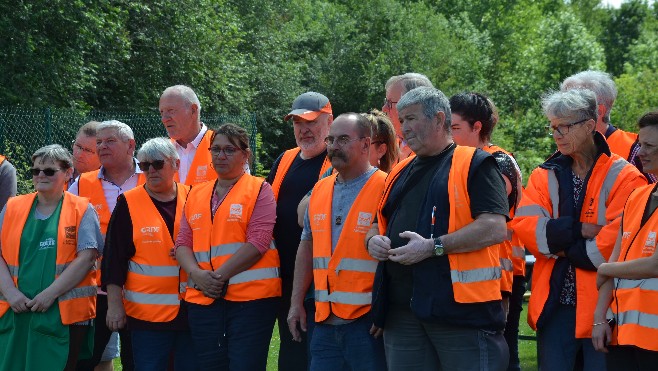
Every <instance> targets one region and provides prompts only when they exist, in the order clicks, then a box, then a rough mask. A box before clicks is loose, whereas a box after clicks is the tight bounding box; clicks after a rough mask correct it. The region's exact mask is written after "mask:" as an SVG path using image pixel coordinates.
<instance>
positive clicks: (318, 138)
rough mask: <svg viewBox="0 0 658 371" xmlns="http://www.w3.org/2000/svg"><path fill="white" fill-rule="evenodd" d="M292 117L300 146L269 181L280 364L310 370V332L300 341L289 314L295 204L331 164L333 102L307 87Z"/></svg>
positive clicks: (289, 153)
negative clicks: (278, 267)
mask: <svg viewBox="0 0 658 371" xmlns="http://www.w3.org/2000/svg"><path fill="white" fill-rule="evenodd" d="M290 118H292V121H293V132H294V135H295V142H296V143H297V147H296V148H293V149H290V150H287V151H285V152H284V153H283V154H282V155H281V156H279V158H277V159H276V161H275V162H274V165H273V166H272V171H270V174H269V175H268V177H267V182H268V183H270V184H271V185H272V190H273V191H274V197H275V198H276V200H277V203H276V224H275V225H274V242H275V243H276V247H277V249H278V251H279V257H280V259H281V282H282V297H281V307H280V308H279V313H278V314H277V319H278V324H279V335H280V338H281V343H280V348H279V370H306V369H307V366H308V357H307V347H306V336H305V334H302V341H301V342H296V341H293V340H292V334H291V333H290V331H289V329H288V325H287V320H286V318H287V315H288V309H289V308H290V295H291V293H292V280H293V273H294V266H295V256H296V254H297V247H298V246H299V241H300V240H299V236H300V235H301V232H302V229H301V227H300V226H299V224H297V206H298V205H299V202H300V201H301V199H302V198H303V197H304V195H306V194H307V193H308V191H310V190H311V189H312V188H313V186H314V185H315V183H316V182H317V181H318V179H319V177H320V175H321V174H322V173H324V172H325V171H326V170H327V168H328V167H329V165H330V163H329V161H328V160H327V146H326V145H325V143H324V138H326V137H327V135H328V134H329V126H330V125H331V123H332V121H333V115H332V111H331V103H330V102H329V99H328V98H327V97H325V96H324V95H322V94H320V93H315V92H308V93H304V94H302V95H300V96H298V97H297V98H296V99H295V101H294V102H293V104H292V111H290V113H289V114H288V115H286V117H285V118H284V119H285V120H286V121H287V120H289V119H290ZM311 304H312V303H311ZM309 309H312V308H309Z"/></svg>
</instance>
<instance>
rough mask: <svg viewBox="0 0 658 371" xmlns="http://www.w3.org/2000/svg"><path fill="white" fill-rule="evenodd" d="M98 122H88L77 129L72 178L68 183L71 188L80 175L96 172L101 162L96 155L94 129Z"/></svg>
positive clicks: (73, 145) (74, 142)
mask: <svg viewBox="0 0 658 371" xmlns="http://www.w3.org/2000/svg"><path fill="white" fill-rule="evenodd" d="M98 124H100V122H98V121H89V122H88V123H86V124H84V125H82V126H81V127H80V129H78V133H77V134H76V136H75V140H73V143H72V144H71V146H72V153H73V176H72V177H71V180H70V181H69V182H70V184H69V186H71V185H72V184H73V182H75V180H76V179H78V176H80V174H82V173H87V172H90V171H94V170H98V169H99V168H100V167H101V162H100V160H99V159H98V155H97V154H96V128H97V127H98Z"/></svg>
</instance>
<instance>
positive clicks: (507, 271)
mask: <svg viewBox="0 0 658 371" xmlns="http://www.w3.org/2000/svg"><path fill="white" fill-rule="evenodd" d="M482 150H483V151H485V152H488V153H490V154H492V155H493V154H494V153H496V152H503V153H504V154H506V155H508V156H510V157H512V154H511V153H509V152H507V151H505V150H504V149H502V148H500V147H498V146H494V145H488V146H484V147H482ZM519 191H521V190H519ZM515 210H516V206H513V207H512V208H511V209H510V211H509V217H510V220H511V219H512V218H514V211H515ZM507 226H508V235H509V236H511V237H512V238H510V239H509V240H505V241H503V242H502V243H501V244H500V249H499V251H500V266H501V268H502V277H501V280H500V290H501V291H505V292H512V282H513V281H514V274H515V271H514V268H515V266H516V265H518V264H519V263H517V262H516V261H517V260H518V251H515V246H518V245H517V244H515V243H514V242H513V241H514V239H515V237H514V232H513V231H512V230H511V229H510V228H509V222H508V223H507ZM516 241H517V242H518V238H516ZM516 250H519V247H516ZM521 258H522V259H523V266H524V267H525V251H524V252H523V255H522V257H521ZM524 271H525V268H524Z"/></svg>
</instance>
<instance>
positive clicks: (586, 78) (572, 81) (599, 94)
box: [560, 70, 617, 123]
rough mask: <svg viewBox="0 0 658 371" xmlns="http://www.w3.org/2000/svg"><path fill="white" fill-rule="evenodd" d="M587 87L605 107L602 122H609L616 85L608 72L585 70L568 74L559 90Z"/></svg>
mask: <svg viewBox="0 0 658 371" xmlns="http://www.w3.org/2000/svg"><path fill="white" fill-rule="evenodd" d="M574 88H581V89H588V90H591V91H593V92H594V94H596V100H597V101H598V102H599V103H600V104H602V105H603V106H604V107H605V115H604V116H603V122H605V123H609V122H610V111H611V110H612V105H613V104H614V103H615V99H617V86H616V85H615V82H614V81H613V80H612V77H611V76H610V74H609V73H606V72H602V71H594V70H587V71H583V72H578V73H577V74H575V75H572V76H569V77H567V78H566V79H564V81H563V82H562V84H561V85H560V90H562V91H565V90H570V89H574Z"/></svg>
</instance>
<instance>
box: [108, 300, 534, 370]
mask: <svg viewBox="0 0 658 371" xmlns="http://www.w3.org/2000/svg"><path fill="white" fill-rule="evenodd" d="M527 306H528V303H524V304H523V312H521V321H520V322H521V323H520V324H519V334H520V335H530V336H534V335H535V333H534V331H532V329H531V328H530V326H528V323H527V322H526V315H527V311H526V310H527ZM278 357H279V328H278V326H277V325H274V333H273V334H272V341H271V342H270V354H269V355H268V356H267V371H276V370H277V358H278ZM519 358H520V359H521V369H522V370H524V371H526V370H528V371H533V370H537V342H535V341H533V340H519ZM114 369H115V370H121V361H120V360H119V359H118V358H117V359H115V360H114Z"/></svg>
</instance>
